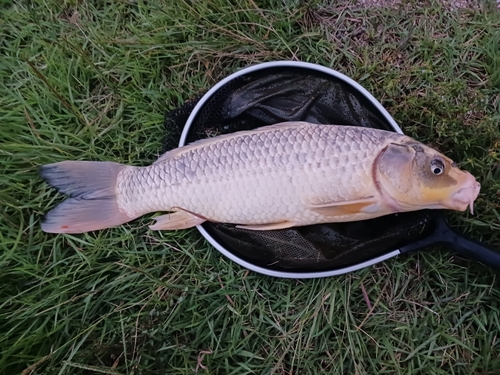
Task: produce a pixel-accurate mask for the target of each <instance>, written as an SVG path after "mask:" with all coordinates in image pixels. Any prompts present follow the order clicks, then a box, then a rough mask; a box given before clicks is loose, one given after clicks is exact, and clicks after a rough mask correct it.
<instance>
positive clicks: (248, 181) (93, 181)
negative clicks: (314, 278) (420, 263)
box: [40, 121, 481, 233]
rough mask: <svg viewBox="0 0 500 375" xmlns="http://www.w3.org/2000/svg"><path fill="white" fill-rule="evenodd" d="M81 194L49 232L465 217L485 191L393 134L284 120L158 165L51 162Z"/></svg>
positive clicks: (47, 226)
mask: <svg viewBox="0 0 500 375" xmlns="http://www.w3.org/2000/svg"><path fill="white" fill-rule="evenodd" d="M40 175H41V177H43V178H44V179H45V181H46V182H47V183H48V184H49V185H50V186H52V187H54V188H56V189H58V191H59V192H60V193H63V194H66V195H68V196H69V197H68V198H67V199H66V200H64V201H63V202H62V203H60V204H59V205H57V206H56V207H55V208H53V209H52V210H51V211H50V212H48V213H47V214H46V215H45V219H44V221H43V222H42V225H41V227H42V230H43V231H44V232H48V233H84V232H90V231H96V230H102V229H106V228H112V227H116V226H119V225H122V224H125V223H128V222H130V221H132V220H135V219H137V218H139V217H141V216H143V215H146V214H150V213H155V212H162V213H163V214H161V215H160V216H157V217H155V218H154V219H155V223H153V224H152V225H150V226H149V228H150V229H151V230H180V229H187V228H191V227H194V226H197V225H200V224H202V223H204V222H206V221H208V222H218V223H228V224H234V225H236V226H237V227H239V228H244V229H248V230H276V229H285V228H291V227H295V226H304V225H314V224H321V223H334V222H348V221H358V220H367V219H371V218H376V217H380V216H384V215H389V214H393V213H398V212H407V211H416V210H421V209H449V210H456V211H465V210H466V209H467V207H470V211H471V213H473V203H474V201H475V200H476V198H477V197H478V194H479V191H480V187H481V185H480V184H479V182H477V181H476V179H475V178H474V176H472V175H471V174H470V173H469V172H467V171H464V170H461V169H459V168H458V166H457V164H456V163H455V162H453V160H451V159H450V158H448V157H446V156H445V155H443V154H441V153H440V152H438V151H436V150H435V149H433V148H431V147H429V146H427V145H425V144H423V143H420V142H418V141H416V140H415V139H413V138H411V137H409V136H406V135H402V134H399V133H395V132H390V131H386V130H381V129H374V128H366V127H359V126H347V125H320V124H312V123H308V122H301V121H299V122H284V123H279V124H275V125H269V126H264V127H260V128H257V129H255V130H249V131H239V132H235V133H231V134H224V135H219V136H215V137H212V138H208V139H203V140H199V141H196V142H193V143H191V144H188V145H186V146H183V147H179V148H176V149H173V150H171V151H168V152H166V153H165V154H163V155H161V156H160V157H159V158H158V159H157V160H156V161H155V162H154V163H152V164H151V165H148V166H130V165H124V164H120V163H116V162H105V161H62V162H58V163H53V164H47V165H43V166H41V168H40Z"/></svg>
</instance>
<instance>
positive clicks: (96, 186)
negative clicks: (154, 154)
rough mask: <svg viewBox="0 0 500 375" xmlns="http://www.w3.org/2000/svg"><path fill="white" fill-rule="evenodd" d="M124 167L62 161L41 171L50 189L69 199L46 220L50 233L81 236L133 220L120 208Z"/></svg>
mask: <svg viewBox="0 0 500 375" xmlns="http://www.w3.org/2000/svg"><path fill="white" fill-rule="evenodd" d="M125 167H126V166H125V165H122V164H118V163H110V162H92V161H63V162H60V163H55V164H47V165H44V166H42V167H41V169H40V175H41V176H42V177H43V178H44V179H45V180H46V181H47V183H48V184H49V185H51V186H52V187H55V188H57V189H58V190H59V191H60V192H61V193H64V194H67V195H69V196H70V198H68V199H66V200H65V201H64V202H62V203H61V204H59V205H58V206H57V207H56V208H54V209H53V210H52V211H50V212H49V213H48V214H47V215H46V216H45V221H44V222H43V223H42V230H43V231H44V232H48V233H82V232H90V231H93V230H99V229H105V228H111V227H115V226H118V225H121V224H123V223H126V222H128V221H130V220H133V219H135V218H134V217H129V216H127V215H126V214H125V213H123V212H122V211H120V209H119V207H118V203H117V200H116V193H115V187H116V178H117V176H118V173H119V172H120V171H121V170H122V169H123V168H125Z"/></svg>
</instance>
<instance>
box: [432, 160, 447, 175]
mask: <svg viewBox="0 0 500 375" xmlns="http://www.w3.org/2000/svg"><path fill="white" fill-rule="evenodd" d="M431 171H432V173H433V174H435V175H436V176H439V175H442V174H443V172H444V163H443V161H442V160H441V159H434V160H432V161H431Z"/></svg>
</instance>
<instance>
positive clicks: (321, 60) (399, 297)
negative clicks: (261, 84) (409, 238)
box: [0, 0, 500, 375]
mask: <svg viewBox="0 0 500 375" xmlns="http://www.w3.org/2000/svg"><path fill="white" fill-rule="evenodd" d="M330 3H331V4H330ZM359 3H360V4H355V2H349V1H337V2H326V1H325V2H320V1H312V2H311V1H309V2H305V1H297V0H290V1H279V0H268V1H259V0H237V1H224V0H212V1H194V0H184V1H178V0H168V1H145V0H144V1H125V0H122V1H76V0H67V1H55V0H41V1H5V0H4V1H0V162H1V164H2V168H1V170H0V212H1V218H0V283H1V284H0V285H1V286H2V287H1V291H0V352H1V355H0V373H1V374H8V375H11V374H23V375H28V374H50V375H52V374H99V373H102V374H135V375H138V374H191V373H194V372H198V373H202V374H208V373H209V374H238V375H239V374H323V373H331V374H360V375H361V374H447V375H448V374H483V375H485V374H498V373H499V371H500V281H499V277H498V276H499V274H498V271H494V270H492V269H490V268H488V267H486V266H483V265H481V264H478V263H475V262H472V261H468V260H467V259H463V258H460V257H458V256H455V255H454V254H452V253H450V252H448V251H446V249H441V248H434V249H429V251H427V252H425V253H420V254H412V255H408V256H400V257H397V258H393V259H391V260H389V261H386V262H384V263H380V264H377V265H375V266H372V267H369V268H366V269H362V270H360V271H357V272H354V273H351V274H347V275H343V276H339V277H332V278H326V279H315V280H302V281H300V280H285V279H278V278H272V277H266V276H262V275H259V274H256V273H253V272H249V271H247V270H245V269H244V268H242V267H240V266H238V265H236V264H234V263H232V262H231V261H229V260H228V259H226V258H225V257H224V256H222V255H221V254H220V253H218V252H217V251H216V250H215V249H214V248H212V247H211V246H210V245H209V244H207V243H206V242H205V241H204V240H203V238H202V237H201V236H200V234H198V232H197V231H196V230H186V231H176V232H153V231H150V230H148V228H147V225H148V224H151V222H152V220H151V217H152V215H149V216H147V217H144V218H142V219H139V220H136V221H134V222H132V223H129V224H126V225H123V226H121V227H119V228H114V229H110V230H103V231H99V232H94V233H88V234H82V235H51V234H45V233H43V232H42V231H41V229H40V221H41V219H42V217H43V214H44V213H45V212H47V211H48V210H49V209H50V208H52V207H54V206H55V204H56V203H57V202H59V201H61V199H62V196H60V195H57V194H56V193H55V192H54V190H52V189H50V188H49V187H48V186H47V185H46V184H45V183H43V182H42V180H41V179H40V177H38V167H39V166H40V165H42V164H46V163H52V162H57V161H62V160H84V159H86V160H103V161H104V160H106V161H116V162H121V163H128V164H132V165H148V164H150V163H152V162H153V161H154V160H155V159H156V158H157V156H158V155H159V154H160V153H161V151H162V143H163V140H164V138H165V130H164V127H163V120H164V115H165V113H166V112H168V111H170V110H172V109H174V108H176V107H178V106H179V105H181V104H182V103H184V102H185V101H186V100H188V99H190V98H192V97H194V96H196V95H199V94H201V93H203V92H204V91H206V90H207V89H209V88H210V87H211V86H212V85H214V84H215V83H216V82H218V81H219V80H220V79H222V78H223V77H226V76H227V75H229V74H231V73H233V72H235V71H236V70H238V69H239V68H242V67H246V66H248V65H251V64H255V63H259V62H264V61H273V60H283V59H287V60H301V61H308V62H314V63H318V64H321V65H325V66H328V67H332V68H333V69H336V70H339V71H340V72H342V73H344V74H346V75H348V76H350V77H352V78H353V79H355V80H357V81H358V82H359V83H361V84H362V85H363V86H364V87H365V88H366V89H368V91H370V92H371V93H372V94H373V95H374V96H375V97H376V98H377V99H378V100H380V101H381V102H382V104H383V105H384V107H385V108H387V110H388V111H389V112H390V113H391V115H392V116H393V117H394V118H395V120H396V121H397V122H398V123H399V124H400V126H401V127H402V129H403V131H404V132H405V133H407V134H409V135H411V136H413V137H416V138H417V139H419V140H420V141H423V142H426V143H429V144H431V145H433V146H434V147H437V148H439V149H440V150H441V151H443V152H444V153H446V154H447V155H448V156H450V157H452V158H453V159H455V160H456V161H458V162H460V165H461V166H462V167H463V168H464V169H467V170H469V171H471V173H473V174H474V175H475V176H476V177H477V178H478V180H479V181H480V182H481V184H482V190H481V194H480V196H479V198H478V200H477V202H476V215H474V216H472V215H470V214H469V213H451V214H450V221H451V223H452V224H453V226H454V227H455V228H456V229H457V230H459V231H460V232H462V233H466V234H468V235H469V236H471V237H473V238H475V239H478V240H482V241H484V242H485V243H487V244H489V245H491V246H493V247H496V248H499V249H500V234H499V233H500V231H499V229H500V214H499V212H500V211H499V208H500V203H499V194H500V148H499V147H500V129H499V123H500V12H499V11H498V9H497V8H496V4H495V3H494V2H481V5H480V6H475V7H473V8H474V9H456V8H454V7H453V6H451V5H450V4H449V2H447V4H444V5H443V4H442V2H438V1H436V2H425V4H424V2H419V6H416V5H415V4H413V5H412V4H410V3H408V4H406V5H405V4H404V5H390V6H385V7H384V6H374V5H373V4H372V5H370V6H368V5H366V3H374V2H373V1H359ZM377 3H381V2H380V1H379V2H377ZM382 3H383V2H382ZM387 3H390V4H392V3H393V1H388V2H387ZM332 4H334V5H332ZM365 292H366V295H367V298H365V297H364V293H365Z"/></svg>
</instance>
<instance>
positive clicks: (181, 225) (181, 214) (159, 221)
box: [149, 208, 206, 230]
mask: <svg viewBox="0 0 500 375" xmlns="http://www.w3.org/2000/svg"><path fill="white" fill-rule="evenodd" d="M155 220H156V223H155V224H153V225H150V226H149V229H151V230H175V229H186V228H191V227H194V226H196V225H200V224H201V223H203V222H205V221H206V219H204V218H202V217H200V216H197V215H195V214H192V213H190V212H187V211H184V210H182V209H180V208H177V209H176V211H175V212H173V213H170V214H165V215H161V216H157V217H155Z"/></svg>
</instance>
